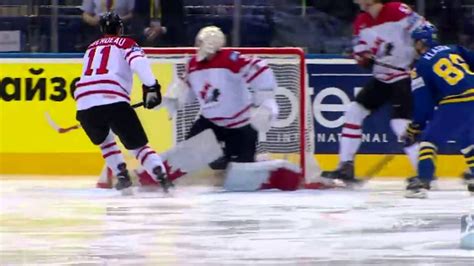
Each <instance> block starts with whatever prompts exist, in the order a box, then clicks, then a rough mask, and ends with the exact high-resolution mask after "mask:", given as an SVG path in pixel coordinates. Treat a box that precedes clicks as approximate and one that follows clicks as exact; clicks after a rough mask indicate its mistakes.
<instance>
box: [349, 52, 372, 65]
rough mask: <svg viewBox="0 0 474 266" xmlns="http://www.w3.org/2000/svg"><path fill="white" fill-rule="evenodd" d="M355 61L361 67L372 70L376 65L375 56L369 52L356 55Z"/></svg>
mask: <svg viewBox="0 0 474 266" xmlns="http://www.w3.org/2000/svg"><path fill="white" fill-rule="evenodd" d="M354 59H355V60H356V61H357V64H358V65H359V66H361V67H363V68H366V69H372V67H373V66H374V63H375V59H374V55H373V54H372V53H371V52H368V51H365V52H361V53H357V54H354Z"/></svg>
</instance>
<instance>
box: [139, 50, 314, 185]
mask: <svg viewBox="0 0 474 266" xmlns="http://www.w3.org/2000/svg"><path fill="white" fill-rule="evenodd" d="M233 50H237V51H240V52H242V53H245V54H251V55H255V56H258V57H259V58H261V59H264V60H266V61H267V63H268V65H269V66H270V67H271V69H272V70H273V72H274V74H275V78H276V80H277V83H278V88H277V90H276V101H277V104H278V107H279V111H280V112H279V115H278V119H277V121H276V123H275V124H274V126H273V127H272V128H271V129H270V130H269V131H268V132H267V133H266V134H260V135H259V141H258V145H257V152H258V154H265V155H266V157H270V158H273V159H286V160H289V161H291V162H293V163H295V164H298V165H300V166H301V168H302V170H303V172H306V175H305V177H306V179H307V181H308V178H309V175H308V174H309V172H311V173H314V171H315V168H314V166H313V167H312V168H313V169H310V168H311V165H312V164H314V162H313V161H314V160H313V151H314V147H313V145H314V144H313V143H314V137H312V136H314V131H313V116H312V112H311V109H312V108H311V106H310V100H309V97H310V95H309V93H308V91H306V88H305V87H306V86H305V84H306V80H305V79H306V73H305V66H304V56H303V54H302V52H301V50H300V49H298V48H261V51H260V50H259V49H258V48H252V49H250V50H249V49H239V48H233ZM194 51H195V50H194V49H192V48H189V49H179V50H173V49H160V48H152V49H147V50H146V53H147V55H148V57H149V58H150V59H151V60H165V61H166V62H167V63H172V64H173V71H174V76H175V79H177V78H179V77H182V76H183V75H184V72H185V64H186V63H187V61H188V60H189V59H190V57H191V56H192V54H193V53H194ZM199 110H200V108H199V103H198V102H197V100H196V101H194V102H192V103H189V104H186V105H185V106H184V107H183V108H181V109H179V110H178V112H177V115H176V117H175V119H174V138H175V142H177V143H179V142H181V141H183V140H184V139H185V137H186V135H187V133H188V132H189V130H190V128H191V126H192V124H193V122H194V121H195V120H196V119H197V117H198V115H199ZM305 158H307V159H305ZM308 159H309V162H308Z"/></svg>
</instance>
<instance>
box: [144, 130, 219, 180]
mask: <svg viewBox="0 0 474 266" xmlns="http://www.w3.org/2000/svg"><path fill="white" fill-rule="evenodd" d="M222 155H223V152H222V149H221V146H220V145H219V143H218V142H217V139H216V136H215V135H214V132H213V131H212V129H207V130H204V131H203V132H201V133H199V134H197V135H196V136H194V137H191V138H189V139H187V140H185V141H183V142H180V143H178V145H176V146H175V147H174V148H172V149H171V150H169V151H167V152H165V153H163V154H162V155H161V157H162V159H163V165H164V168H165V169H166V172H167V175H168V179H169V180H170V181H173V180H175V179H177V178H179V177H181V176H183V175H185V174H186V173H191V172H194V171H198V170H200V169H202V168H204V167H206V166H207V165H208V164H209V163H211V162H213V161H215V160H216V159H218V158H220V157H221V156H222ZM136 173H137V175H138V177H139V181H140V184H141V185H142V186H149V185H157V182H156V180H154V179H153V178H151V176H150V175H149V174H148V173H147V172H146V171H136Z"/></svg>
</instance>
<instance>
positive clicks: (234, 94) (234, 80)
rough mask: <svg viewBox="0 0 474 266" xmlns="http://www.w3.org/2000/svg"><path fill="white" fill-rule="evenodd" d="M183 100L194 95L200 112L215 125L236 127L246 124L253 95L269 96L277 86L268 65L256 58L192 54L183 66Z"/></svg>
mask: <svg viewBox="0 0 474 266" xmlns="http://www.w3.org/2000/svg"><path fill="white" fill-rule="evenodd" d="M184 81H185V83H186V84H187V87H188V90H187V100H186V101H187V102H189V101H191V100H192V98H197V100H198V101H199V104H200V106H201V115H202V116H204V117H205V118H207V119H209V120H210V121H211V122H213V123H214V124H216V125H218V126H222V127H227V128H238V127H242V126H245V125H248V124H249V123H250V118H251V113H250V111H251V107H252V106H259V105H260V104H262V101H261V100H260V99H259V97H256V95H261V94H262V93H265V94H267V95H273V94H274V92H275V89H276V87H277V84H276V80H275V77H274V75H273V71H272V70H271V68H270V67H269V66H268V65H267V64H266V63H265V62H264V61H263V60H262V59H259V58H257V57H249V56H244V55H242V54H240V53H238V52H235V51H220V52H218V53H216V55H215V56H214V57H213V58H212V59H210V60H204V61H199V62H198V61H197V60H196V56H193V57H192V58H191V59H190V60H189V62H188V64H187V68H186V75H185V77H184Z"/></svg>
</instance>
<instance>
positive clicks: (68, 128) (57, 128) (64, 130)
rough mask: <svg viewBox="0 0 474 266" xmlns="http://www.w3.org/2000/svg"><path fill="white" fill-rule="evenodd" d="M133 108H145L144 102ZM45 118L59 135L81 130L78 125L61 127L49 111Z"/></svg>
mask: <svg viewBox="0 0 474 266" xmlns="http://www.w3.org/2000/svg"><path fill="white" fill-rule="evenodd" d="M130 106H131V107H132V108H138V107H141V106H143V102H139V103H135V104H132V105H130ZM44 116H45V118H46V121H48V124H49V125H50V126H51V127H52V128H53V129H54V130H56V131H57V132H58V133H60V134H63V133H67V132H69V131H72V130H76V129H79V128H81V125H80V124H76V125H73V126H69V127H60V126H59V125H58V124H57V123H56V122H55V121H54V120H53V118H52V117H51V115H50V114H49V112H48V111H46V112H44Z"/></svg>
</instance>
